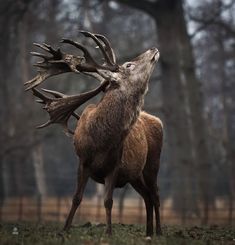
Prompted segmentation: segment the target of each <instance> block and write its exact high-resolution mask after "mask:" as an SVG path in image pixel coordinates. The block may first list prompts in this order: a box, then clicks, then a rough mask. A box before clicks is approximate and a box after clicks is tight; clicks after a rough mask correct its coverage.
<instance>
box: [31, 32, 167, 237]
mask: <svg viewBox="0 0 235 245" xmlns="http://www.w3.org/2000/svg"><path fill="white" fill-rule="evenodd" d="M82 33H83V34H84V35H85V36H86V37H90V38H92V39H93V40H94V41H95V43H96V45H98V47H99V48H100V50H101V52H102V54H103V56H104V59H105V63H104V64H102V65H100V64H98V63H97V62H96V61H95V60H94V59H93V58H92V56H91V54H90V53H89V51H88V50H87V48H85V47H84V46H83V45H81V44H79V43H77V42H74V41H71V40H68V39H63V40H62V42H63V43H69V44H71V45H73V46H75V47H77V48H78V49H80V50H81V51H82V52H83V53H84V57H80V56H73V55H68V54H64V53H62V52H61V51H60V50H59V49H58V50H54V49H52V48H51V47H50V46H49V45H46V44H43V45H40V44H35V45H36V46H38V47H40V48H42V49H44V50H45V51H47V52H49V53H50V54H52V56H46V55H44V54H40V53H35V52H33V53H32V54H33V55H36V56H39V57H42V58H43V59H44V61H42V62H40V63H39V64H36V66H39V67H40V69H41V70H40V71H39V74H38V75H37V77H35V78H34V79H32V80H31V81H29V82H27V83H26V85H27V86H28V87H27V89H33V91H34V95H36V96H37V97H39V98H40V99H41V100H40V101H39V102H40V103H44V104H46V106H45V109H46V110H47V111H48V112H49V114H50V121H49V122H48V123H46V124H45V125H42V126H46V125H48V124H50V123H62V124H63V125H64V126H65V127H67V121H68V118H69V117H70V116H71V115H74V116H76V117H77V115H76V114H75V113H74V110H75V109H76V108H77V107H78V106H79V105H81V104H82V103H84V102H85V101H87V100H88V99H90V98H91V97H93V96H95V95H96V94H98V93H99V92H100V91H104V95H103V97H102V99H101V100H100V102H99V103H97V104H96V105H95V104H91V105H88V106H87V107H86V108H85V110H84V111H83V113H82V115H81V116H80V118H79V120H78V123H77V127H76V130H75V133H74V146H75V150H76V153H77V155H78V157H79V160H80V161H79V167H78V173H77V188H76V192H75V195H74V198H73V202H72V207H71V209H70V212H69V215H68V217H67V220H66V222H65V225H64V230H65V231H67V230H68V229H69V228H70V226H71V223H72V220H73V217H74V214H75V212H76V210H77V208H78V206H79V204H80V203H81V200H82V196H83V192H84V189H85V186H86V183H87V181H88V179H89V178H92V179H93V180H95V181H96V182H98V183H102V184H104V186H105V194H104V195H105V196H104V206H105V210H106V224H107V227H106V233H107V234H111V233H112V227H111V210H112V206H113V191H114V188H116V187H123V186H124V185H126V184H127V183H130V184H131V185H132V187H133V188H134V189H135V190H136V191H137V192H138V193H139V194H140V195H141V196H142V197H143V199H144V202H145V206H146V214H147V222H146V235H147V236H151V235H153V210H155V218H156V233H157V234H158V235H160V234H161V225H160V214H159V206H160V202H159V194H158V188H157V174H158V169H159V164H160V153H161V148H162V137H163V132H162V123H161V121H160V119H158V118H157V117H155V116H152V115H150V114H148V113H146V112H143V111H141V109H142V106H143V103H144V96H145V94H146V92H147V89H148V81H149V78H150V76H151V74H152V71H153V69H154V66H155V64H156V62H157V60H158V58H159V52H158V50H157V49H156V48H151V49H149V50H147V51H146V52H144V53H143V54H141V55H139V56H138V57H136V58H135V59H133V60H131V61H129V62H125V63H124V64H122V65H118V64H117V63H116V57H115V54H114V52H113V50H112V48H111V46H110V43H109V41H108V40H107V39H106V38H105V37H104V36H102V35H99V34H92V33H89V32H84V31H82ZM69 71H73V72H82V73H84V74H87V75H90V76H93V77H95V78H96V79H98V80H99V81H101V85H100V86H99V87H98V88H97V89H95V90H93V91H91V92H87V93H85V94H81V95H75V96H66V95H64V94H61V93H58V92H56V91H50V90H44V91H45V92H47V93H49V94H52V95H53V96H54V97H55V98H50V97H48V96H46V95H44V94H42V93H41V92H40V91H39V90H37V89H35V88H34V87H35V86H37V85H38V84H40V83H41V82H42V81H44V80H45V79H46V78H47V77H49V76H53V75H56V74H60V73H63V72H69ZM77 118H78V117H77Z"/></svg>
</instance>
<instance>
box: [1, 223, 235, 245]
mask: <svg viewBox="0 0 235 245" xmlns="http://www.w3.org/2000/svg"><path fill="white" fill-rule="evenodd" d="M14 227H16V228H17V231H16V228H14ZM60 229H61V224H56V223H45V224H35V223H1V224H0V244H1V245H42V244H43V245H57V244H65V245H73V244H74V245H75V244H76V245H77V244H84V245H93V244H94V245H95V244H97V245H98V244H101V245H111V244H115V245H116V244H117V245H132V244H133V245H141V244H159V245H168V244H169V245H188V244H189V245H196V244H198V245H201V244H206V245H217V244H221V245H224V244H228V245H232V244H234V245H235V227H222V226H208V227H201V226H192V227H182V226H163V236H161V237H156V236H154V237H153V238H152V239H151V240H148V239H146V238H145V232H144V230H145V228H144V226H143V225H124V224H114V225H113V236H112V238H109V237H107V236H106V235H105V234H104V230H105V226H104V225H103V224H98V225H94V224H91V223H86V224H84V225H78V226H73V228H72V229H71V231H70V232H69V233H68V234H66V235H64V236H63V237H60V236H58V235H57V232H58V231H59V230H60ZM13 230H15V231H16V233H17V232H18V235H17V234H15V235H14V234H13V233H14V232H13Z"/></svg>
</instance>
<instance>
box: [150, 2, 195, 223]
mask: <svg viewBox="0 0 235 245" xmlns="http://www.w3.org/2000/svg"><path fill="white" fill-rule="evenodd" d="M167 2H169V3H167ZM180 7H181V2H180V1H175V2H174V3H172V1H159V4H158V5H157V9H156V15H155V16H153V17H154V18H155V20H156V24H157V31H158V38H159V45H160V53H161V63H162V67H161V68H162V93H163V104H164V112H165V113H164V114H165V127H166V131H167V142H168V147H169V151H168V152H169V162H170V163H169V164H170V165H171V166H172V171H173V172H174V176H173V178H172V179H173V181H174V183H175V186H174V190H173V191H174V199H175V202H176V204H177V206H179V207H180V209H181V213H182V222H183V223H184V222H185V219H186V210H187V211H188V212H194V211H195V209H196V201H195V193H194V191H195V190H194V189H193V182H194V177H195V175H194V171H193V169H194V167H195V160H194V156H193V149H194V147H193V142H192V125H191V120H190V107H189V101H188V94H187V93H188V91H187V85H186V83H187V81H186V79H185V78H184V76H183V73H182V68H181V62H182V61H181V59H182V57H181V55H182V54H181V49H180V47H181V43H180V39H179V35H180V30H181V24H182V23H181V18H182V17H181V15H180V14H183V13H180V12H179V9H180ZM173 23H174V24H173Z"/></svg>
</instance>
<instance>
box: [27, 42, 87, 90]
mask: <svg viewBox="0 0 235 245" xmlns="http://www.w3.org/2000/svg"><path fill="white" fill-rule="evenodd" d="M34 45H35V46H36V47H39V48H41V49H42V50H44V51H46V52H48V53H49V54H51V56H48V55H45V54H42V53H38V52H31V54H32V55H33V56H37V57H40V58H43V60H42V61H39V62H37V63H36V64H34V66H36V67H38V68H39V69H38V74H37V76H36V77H34V78H33V79H31V80H30V81H28V82H26V83H25V85H26V90H29V89H31V88H33V87H36V86H37V85H39V84H40V83H42V82H43V81H44V80H46V79H47V78H49V77H51V76H55V75H58V74H61V73H65V72H77V73H79V71H78V70H77V69H76V66H77V65H78V64H80V63H83V62H85V58H84V57H81V56H74V55H71V54H64V53H62V52H61V50H60V49H57V50H55V49H53V48H52V47H51V46H50V45H48V44H46V43H43V44H39V43H34Z"/></svg>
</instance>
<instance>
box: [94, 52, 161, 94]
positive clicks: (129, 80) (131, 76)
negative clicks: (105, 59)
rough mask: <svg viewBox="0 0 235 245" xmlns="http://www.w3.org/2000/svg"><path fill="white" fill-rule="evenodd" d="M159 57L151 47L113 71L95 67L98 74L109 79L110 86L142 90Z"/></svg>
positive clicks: (145, 87) (144, 88) (143, 90)
mask: <svg viewBox="0 0 235 245" xmlns="http://www.w3.org/2000/svg"><path fill="white" fill-rule="evenodd" d="M159 57H160V54H159V51H158V50H157V48H151V49H149V50H147V51H146V52H144V53H143V54H141V55H139V56H137V57H136V58H134V59H133V60H131V61H128V62H125V63H124V64H122V65H120V66H118V69H117V70H115V71H110V70H102V69H97V72H98V74H100V75H101V76H102V77H103V78H105V79H106V80H108V81H110V86H118V87H120V89H123V90H128V89H129V90H132V91H133V88H134V90H135V91H138V90H139V91H140V92H141V91H142V92H143V93H144V92H145V91H146V89H147V84H148V81H149V78H150V76H151V74H152V71H153V69H154V65H155V63H156V62H157V61H158V59H159Z"/></svg>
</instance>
